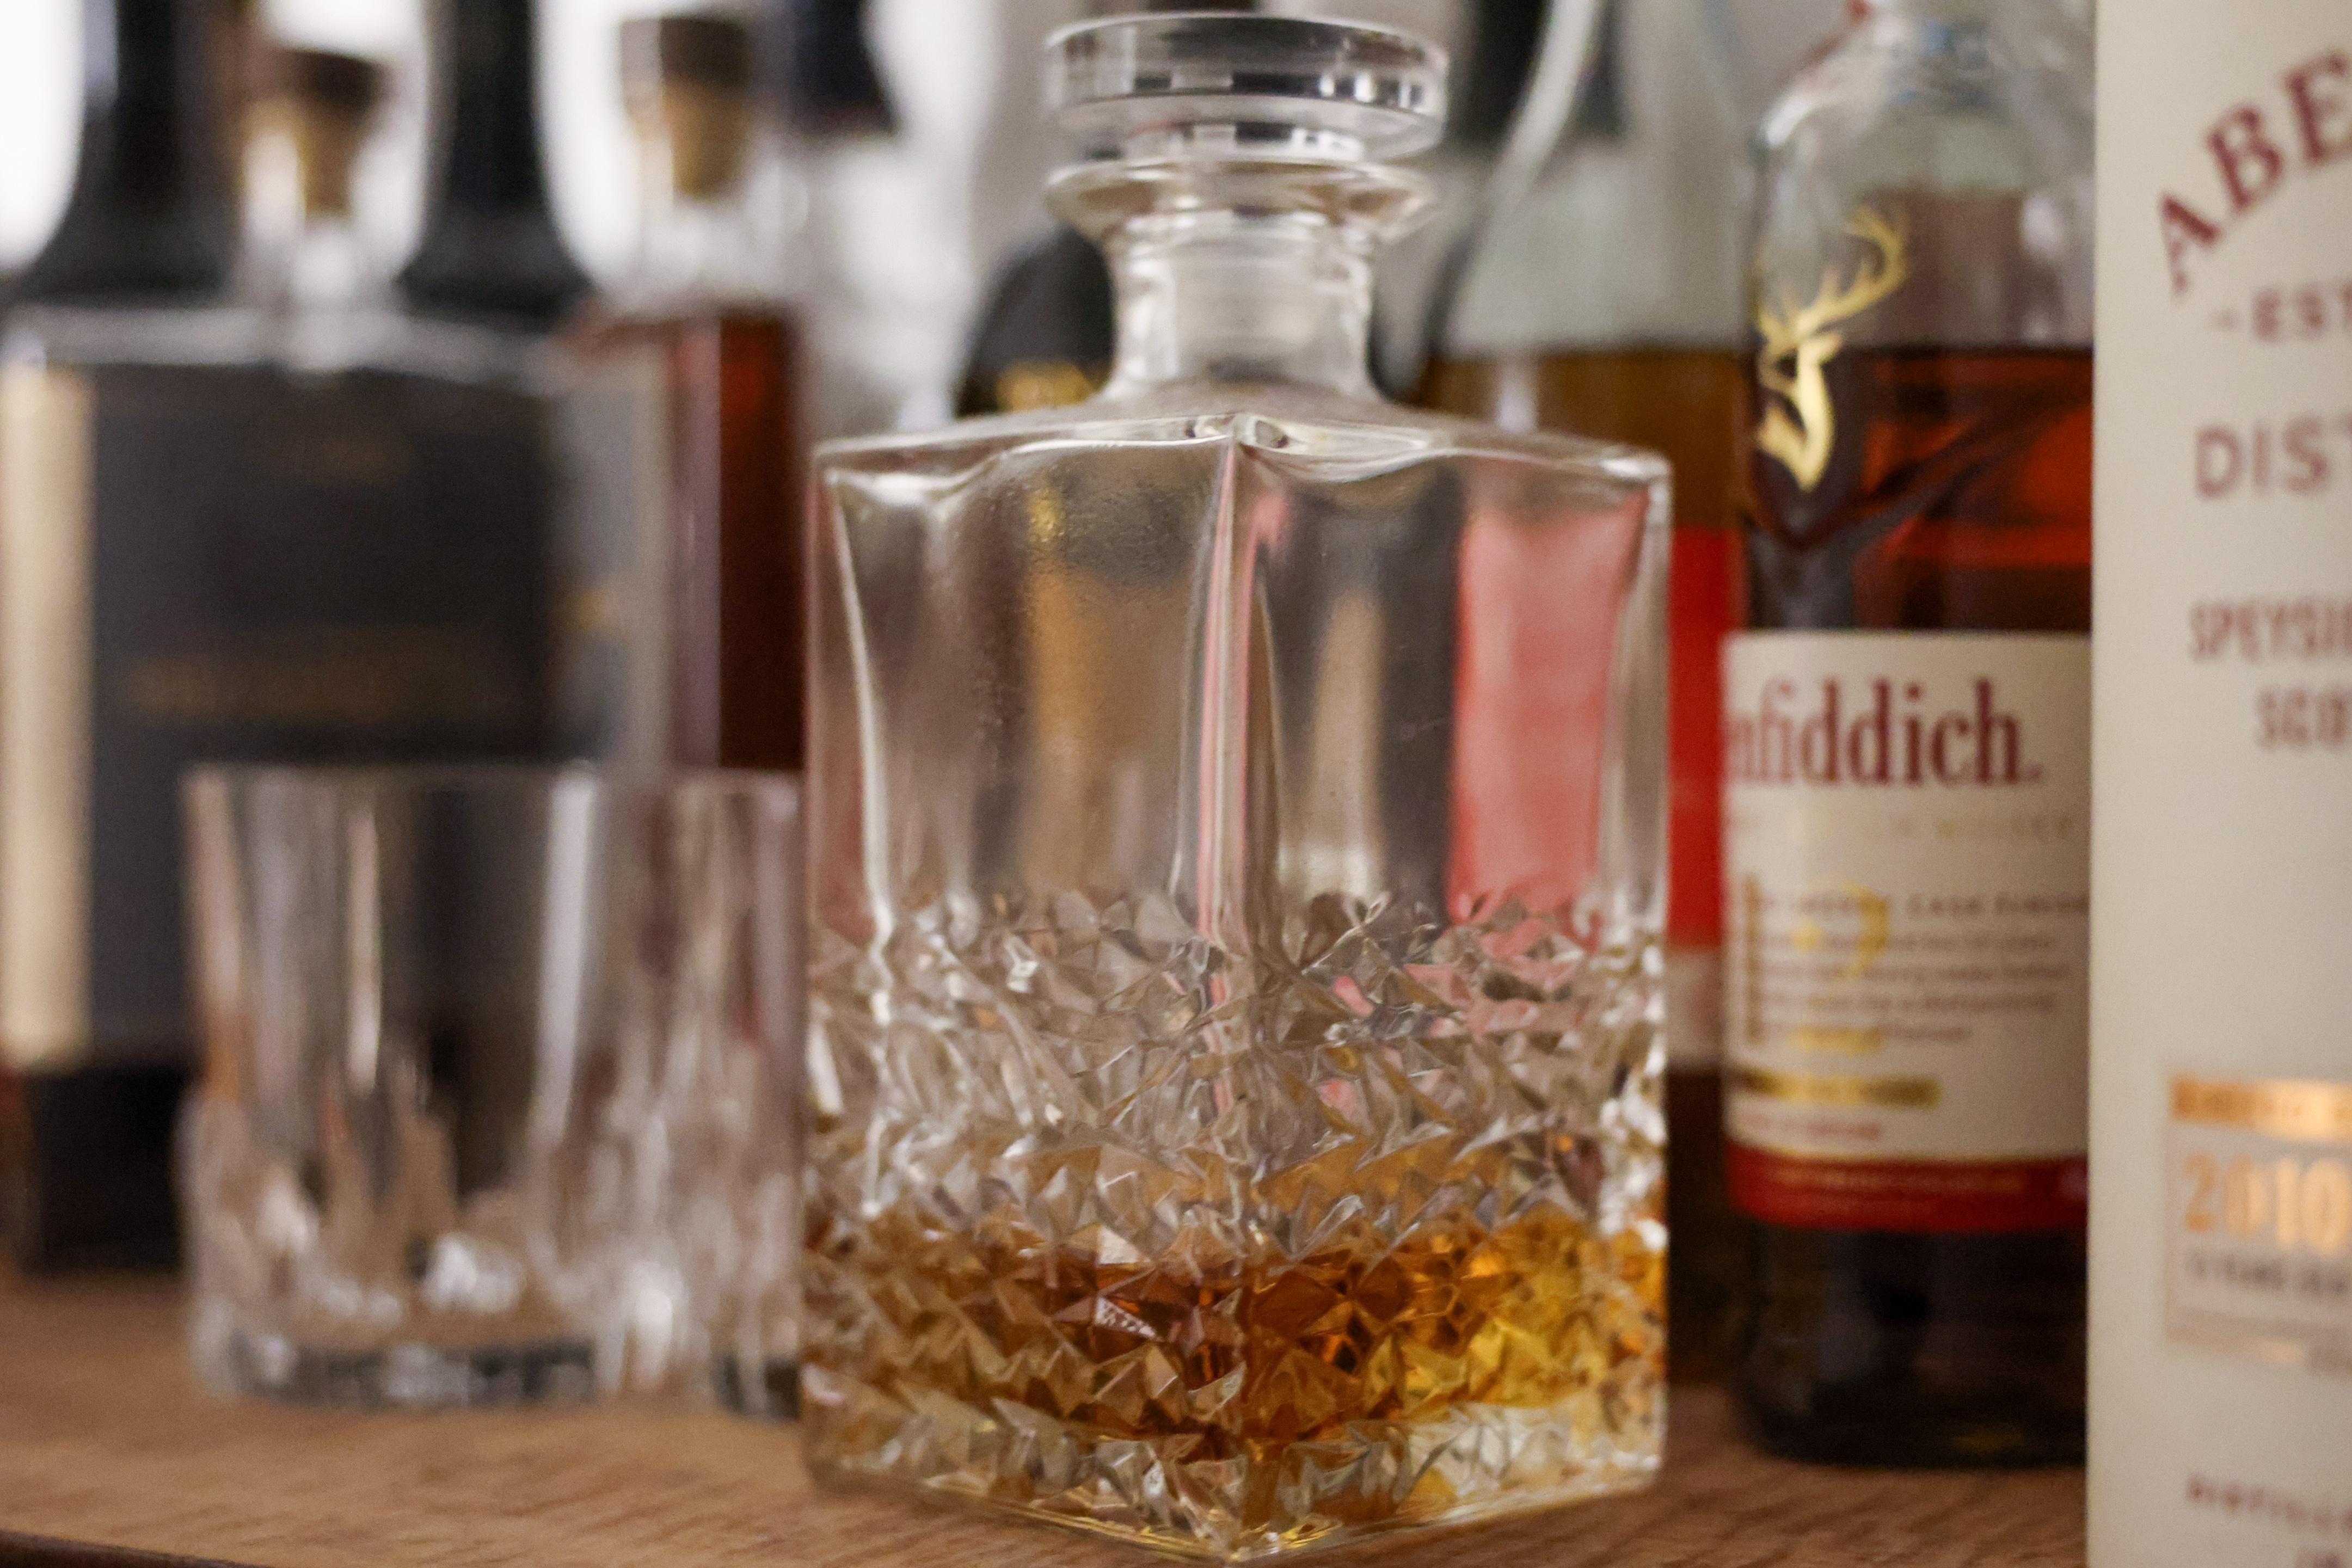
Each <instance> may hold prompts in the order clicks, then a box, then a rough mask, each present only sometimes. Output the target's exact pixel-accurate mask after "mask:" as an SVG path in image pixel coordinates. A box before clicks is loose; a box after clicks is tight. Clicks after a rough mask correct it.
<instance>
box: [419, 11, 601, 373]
mask: <svg viewBox="0 0 2352 1568" xmlns="http://www.w3.org/2000/svg"><path fill="white" fill-rule="evenodd" d="M536 11H537V7H536V5H534V4H533V0H428V7H427V10H426V21H427V37H428V42H429V46H430V47H429V51H428V52H429V55H430V58H431V62H432V71H433V107H432V110H431V114H430V121H431V126H432V131H431V134H432V138H433V146H432V152H431V156H430V159H429V163H428V167H429V170H430V173H429V174H428V177H427V183H428V187H429V192H430V194H429V195H428V197H427V201H426V208H425V228H424V232H423V234H422V235H420V236H419V238H418V240H417V244H416V250H415V254H414V255H412V256H410V257H409V259H408V263H407V265H406V266H405V267H403V268H402V269H401V272H400V277H399V286H400V292H401V295H402V297H403V298H405V299H406V300H407V301H408V303H409V304H410V305H411V306H413V307H415V308H417V309H419V310H423V311H427V312H431V313H434V314H437V315H449V316H460V317H476V318H489V319H499V320H502V321H504V322H506V323H508V324H510V325H519V326H523V327H532V328H541V329H544V328H548V327H551V326H553V325H555V324H556V323H557V322H558V321H560V320H562V319H563V318H564V316H565V315H566V314H568V313H569V312H570V311H571V309H572V308H573V307H574V306H575V305H577V304H578V303H579V301H580V300H581V299H582V298H583V297H584V296H585V295H586V294H587V292H588V275H587V274H586V273H584V272H583V271H581V269H580V265H579V263H578V262H576V261H574V260H573V259H572V254H571V252H570V250H568V249H567V248H566V247H565V246H564V243H563V236H562V234H561V233H560V232H559V231H558V230H557V228H556V226H555V214H554V210H553V208H552V207H551V205H550V203H549V199H548V191H547V170H546V164H545V161H544V159H543V158H542V157H541V149H540V129H539V128H540V112H539V36H538V29H537V26H536V23H537V17H536V15H535V13H536Z"/></svg>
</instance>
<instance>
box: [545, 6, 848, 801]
mask: <svg viewBox="0 0 2352 1568" xmlns="http://www.w3.org/2000/svg"><path fill="white" fill-rule="evenodd" d="M621 55H622V70H623V75H624V89H625V93H626V96H627V99H628V105H629V112H630V117H631V119H632V120H633V121H634V123H635V126H636V129H637V133H638V137H639V159H640V165H641V168H642V171H643V179H644V184H645V194H644V198H643V203H642V207H641V216H640V220H639V221H640V225H641V227H640V231H639V235H640V237H639V243H638V249H637V256H636V261H635V267H634V268H633V269H632V271H631V273H630V275H629V277H627V278H625V280H623V281H622V282H621V283H620V284H618V285H616V286H615V287H614V290H613V298H612V299H611V301H610V302H609V304H608V305H607V306H606V307H605V308H602V309H600V310H598V311H597V312H595V313H594V315H593V317H592V318H591V319H590V320H589V321H588V322H587V323H586V325H585V327H584V329H583V338H582V344H583V348H584V349H585V350H587V352H588V353H589V354H590V355H591V356H598V355H604V356H610V355H614V354H615V353H617V354H620V355H622V356H627V355H630V354H636V353H643V352H646V351H647V350H650V351H651V352H652V353H653V354H654V355H656V356H657V357H658V359H659V361H660V364H659V374H660V376H661V379H662V382H663V397H664V404H665V407H666V410H667V420H666V422H665V423H666V425H667V429H666V432H665V434H666V437H667V440H666V446H667V452H668V459H669V474H668V479H667V486H668V508H667V527H666V528H665V529H664V530H663V538H662V541H661V546H660V549H659V552H658V566H657V567H656V571H657V573H658V575H659V576H660V578H661V579H662V580H663V587H662V588H660V589H658V590H656V598H657V600H658V606H659V608H658V609H657V610H652V609H651V606H650V604H649V603H648V601H640V602H641V604H647V605H648V609H649V611H650V613H651V618H652V619H653V620H654V621H656V622H658V635H657V637H655V638H654V640H655V641H657V642H658V643H660V645H661V648H662V652H661V653H660V654H658V655H656V656H651V657H652V662H653V663H654V664H657V665H658V666H659V667H660V668H661V669H662V670H663V671H664V672H666V678H661V679H659V681H658V684H660V685H662V687H663V688H664V689H663V691H662V693H661V694H660V695H661V699H662V700H661V707H662V710H663V718H662V721H661V723H660V726H659V728H660V732H661V735H662V737H663V738H662V740H661V742H660V746H659V749H660V751H661V752H662V754H663V756H664V758H665V759H666V760H668V761H670V762H674V763H679V764H684V765H688V766H712V765H717V766H724V767H730V768H798V767H799V766H800V761H801V747H802V740H801V729H802V719H801V708H802V689H803V679H802V666H803V658H804V654H803V632H802V627H803V614H802V598H803V594H802V588H801V577H802V572H801V561H802V556H803V541H804V539H805V537H806V536H805V533H804V531H803V527H802V516H803V504H804V499H805V497H803V477H802V473H803V469H802V452H803V431H802V429H801V411H800V402H801V392H802V380H801V378H802V373H803V372H802V357H803V355H802V342H801V330H800V322H799V318H798V316H797V314H796V312H795V311H794V310H793V307H792V305H791V303H790V299H789V287H790V283H791V278H790V277H789V276H788V275H787V273H786V271H785V267H784V262H785V258H786V251H785V248H784V243H783V240H782V236H781V235H777V234H775V233H772V232H766V230H765V229H763V225H762V224H761V218H760V214H758V213H757V211H756V210H755V207H754V204H753V202H752V200H751V174H752V165H753V161H754V157H755V154H756V153H757V152H758V151H759V142H760V137H759V135H758V130H759V128H758V125H757V116H756V114H755V110H754V107H753V102H752V97H751V89H752V50H751V33H750V30H749V28H748V27H747V26H745V25H744V24H743V23H742V22H741V21H740V20H738V19H736V18H734V17H731V16H719V15H713V14H699V13H681V14H677V15H672V16H661V17H645V18H639V19H636V20H633V21H629V22H626V23H624V24H623V26H622V28H621ZM770 226H772V225H770ZM646 634H647V635H649V636H651V635H653V632H652V629H650V628H648V629H646Z"/></svg>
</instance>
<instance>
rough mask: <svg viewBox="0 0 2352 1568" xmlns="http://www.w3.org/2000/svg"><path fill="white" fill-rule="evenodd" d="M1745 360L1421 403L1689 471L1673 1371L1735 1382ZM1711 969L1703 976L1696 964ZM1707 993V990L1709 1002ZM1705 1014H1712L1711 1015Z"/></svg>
mask: <svg viewBox="0 0 2352 1568" xmlns="http://www.w3.org/2000/svg"><path fill="white" fill-rule="evenodd" d="M1745 373H1746V368H1745V361H1744V360H1743V359H1742V358H1741V356H1739V355H1738V354H1737V353H1734V352H1731V351H1729V350H1708V349H1664V348H1632V349H1613V350H1592V351H1578V352H1556V353H1549V354H1543V355H1539V356H1525V357H1513V358H1509V359H1500V360H1484V359H1454V360H1439V361H1434V362H1433V364H1432V365H1431V366H1430V368H1429V371H1428V373H1427V375H1426V377H1425V378H1424V380H1423V383H1422V395H1421V397H1420V399H1419V401H1420V402H1423V403H1424V404H1425V405H1427V406H1429V407H1432V408H1438V409H1444V410H1445V411H1447V412H1449V413H1461V414H1465V415H1469V416H1471V417H1474V418H1478V419H1486V420H1496V421H1503V420H1506V419H1516V420H1517V421H1518V422H1522V423H1524V422H1526V421H1528V420H1529V419H1531V420H1532V422H1533V423H1534V424H1535V425H1536V426H1537V427H1538V428H1539V429H1543V430H1553V431H1569V432H1573V433H1574V434H1579V435H1589V436H1593V437H1597V438H1599V439H1601V440H1607V441H1622V442H1627V443H1630V444H1633V445H1636V446H1645V447H1648V448H1650V449H1651V450H1652V451H1654V452H1660V453H1663V454H1664V455H1665V456H1666V457H1667V459H1668V460H1669V461H1671V462H1672V463H1673V464H1674V467H1675V481H1674V483H1675V543H1674V577H1673V580H1672V583H1671V586H1670V589H1669V604H1668V612H1667V615H1668V627H1669V637H1670V640H1671V643H1672V653H1671V656H1670V659H1669V668H1670V680H1671V682H1672V692H1671V698H1670V706H1669V717H1668V723H1669V725H1670V726H1671V729H1672V734H1671V737H1670V739H1669V747H1668V763H1667V774H1668V789H1669V801H1670V804H1669V810H1670V814H1671V827H1670V830H1669V841H1670V849H1669V862H1668V863H1669V883H1670V885H1669V892H1668V896H1667V901H1666V945H1667V953H1668V963H1669V966H1670V977H1669V984H1670V986H1673V984H1674V982H1675V980H1677V979H1680V978H1681V977H1682V975H1683V974H1684V973H1689V974H1690V975H1691V977H1692V980H1693V982H1695V983H1691V984H1687V985H1685V986H1682V987H1676V988H1675V989H1673V990H1671V991H1670V996H1671V997H1672V998H1673V1000H1672V1004H1671V1006H1670V1015H1669V1022H1668V1026H1667V1027H1668V1029H1669V1030H1670V1031H1671V1032H1672V1033H1673V1034H1674V1036H1675V1045H1676V1049H1675V1051H1674V1052H1673V1060H1671V1061H1669V1063H1668V1071H1667V1077H1666V1121H1667V1124H1668V1126H1669V1128H1670V1130H1671V1137H1670V1140H1669V1142H1668V1145H1667V1173H1668V1174H1667V1179H1666V1206H1667V1207H1666V1213H1667V1220H1666V1223H1667V1231H1668V1234H1669V1235H1670V1236H1671V1237H1672V1239H1673V1248H1674V1251H1673V1260H1674V1261H1673V1268H1672V1269H1671V1270H1670V1271H1669V1274H1668V1287H1667V1302H1668V1305H1667V1320H1668V1323H1669V1325H1670V1330H1669V1334H1668V1339H1667V1345H1668V1355H1669V1364H1670V1366H1671V1368H1672V1372H1673V1375H1674V1376H1675V1378H1677V1379H1679V1380H1712V1379H1716V1378H1719V1377H1721V1376H1723V1375H1725V1374H1726V1373H1727V1371H1728V1370H1729V1367H1730V1355H1731V1341H1732V1337H1733V1325H1732V1321H1731V1320H1732V1311H1733V1303H1734V1301H1735V1298H1736V1294H1737V1290H1738V1281H1739V1275H1740V1270H1741V1260H1742V1258H1743V1255H1744V1252H1745V1249H1746V1247H1747V1245H1748V1240H1747V1236H1746V1230H1745V1221H1744V1220H1743V1219H1742V1218H1741V1217H1740V1216H1739V1214H1738V1211H1737V1210H1735V1209H1734V1208H1733V1207H1731V1203H1730V1199H1729V1197H1727V1193H1726V1190H1725V1183H1724V1168H1723V1135H1722V1127H1723V1080H1722V1074H1721V1072H1720V1071H1719V1068H1718V1066H1717V1051H1719V1049H1720V1044H1719V1040H1718V1036H1719V1034H1720V1019H1719V1017H1718V1016H1717V1013H1716V1012H1715V1010H1714V1009H1715V1008H1716V1007H1717V986H1718V984H1719V982H1716V981H1714V980H1713V979H1712V977H1711V971H1712V967H1713V966H1714V965H1715V963H1716V962H1717V956H1718V954H1719V952H1720V949H1721V946H1722V942H1723V917H1722V901H1723V873H1722V838H1721V825H1720V824H1721V817H1722V804H1723V792H1722V779H1721V764H1722V758H1721V755H1720V751H1721V747H1720V742H1719V739H1718V736H1717V725H1718V722H1719V716H1720V714H1721V712H1722V706H1723V681H1722V666H1721V648H1722V642H1723V638H1724V636H1725V635H1726V634H1727V632H1730V631H1731V630H1732V629H1733V627H1734V626H1736V625H1737V624H1738V619H1739V571H1740V567H1739V535H1738V531H1737V530H1736V529H1735V528H1733V527H1732V513H1733V474H1732V466H1733V463H1734V461H1735V457H1736V454H1737V450H1738V413H1739V406H1740V398H1741V384H1742V378H1743V377H1744V375H1745ZM1693 965H1696V967H1688V968H1686V966H1693ZM1694 993H1695V994H1694ZM1702 1009H1704V1010H1702Z"/></svg>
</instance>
